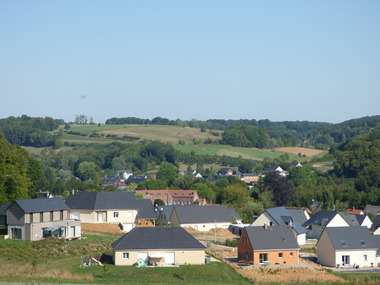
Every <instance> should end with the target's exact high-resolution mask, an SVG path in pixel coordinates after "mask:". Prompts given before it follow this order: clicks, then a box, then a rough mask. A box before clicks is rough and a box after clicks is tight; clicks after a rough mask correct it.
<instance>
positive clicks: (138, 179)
mask: <svg viewBox="0 0 380 285" xmlns="http://www.w3.org/2000/svg"><path fill="white" fill-rule="evenodd" d="M147 179H148V178H147V177H146V176H145V175H137V176H130V177H129V178H128V180H127V181H128V183H136V184H138V183H140V182H143V181H145V180H147Z"/></svg>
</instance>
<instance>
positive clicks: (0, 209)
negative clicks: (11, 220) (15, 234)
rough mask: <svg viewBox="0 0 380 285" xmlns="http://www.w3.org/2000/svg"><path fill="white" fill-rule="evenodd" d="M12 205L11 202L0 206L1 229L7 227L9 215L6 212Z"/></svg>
mask: <svg viewBox="0 0 380 285" xmlns="http://www.w3.org/2000/svg"><path fill="white" fill-rule="evenodd" d="M10 204H11V202H7V203H4V204H3V205H1V206H0V227H6V226H7V213H6V212H5V210H6V209H7V208H8V206H9V205H10Z"/></svg>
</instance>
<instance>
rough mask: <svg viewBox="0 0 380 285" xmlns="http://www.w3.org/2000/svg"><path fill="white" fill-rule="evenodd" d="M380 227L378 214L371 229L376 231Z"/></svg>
mask: <svg viewBox="0 0 380 285" xmlns="http://www.w3.org/2000/svg"><path fill="white" fill-rule="evenodd" d="M379 227H380V215H377V216H376V217H375V219H374V220H373V223H372V226H371V228H370V229H369V230H370V231H371V232H374V231H376V230H377V229H378V228H379Z"/></svg>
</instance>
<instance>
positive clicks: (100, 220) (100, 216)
mask: <svg viewBox="0 0 380 285" xmlns="http://www.w3.org/2000/svg"><path fill="white" fill-rule="evenodd" d="M98 222H99V223H103V212H98Z"/></svg>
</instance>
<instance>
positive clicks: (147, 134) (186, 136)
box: [61, 125, 326, 162]
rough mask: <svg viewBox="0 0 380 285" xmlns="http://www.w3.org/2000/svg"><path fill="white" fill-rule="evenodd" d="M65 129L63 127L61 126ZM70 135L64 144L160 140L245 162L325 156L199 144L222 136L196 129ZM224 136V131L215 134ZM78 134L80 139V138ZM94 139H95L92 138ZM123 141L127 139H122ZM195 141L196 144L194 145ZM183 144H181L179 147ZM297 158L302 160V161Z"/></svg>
mask: <svg viewBox="0 0 380 285" xmlns="http://www.w3.org/2000/svg"><path fill="white" fill-rule="evenodd" d="M61 128H62V129H63V126H61ZM69 131H70V132H73V133H77V134H69V133H67V132H64V134H63V137H62V140H63V141H64V142H70V143H111V142H114V141H118V142H130V141H131V140H129V139H128V138H136V140H132V141H135V142H138V141H139V140H158V141H161V142H168V143H171V144H173V146H174V148H175V149H176V150H178V151H181V152H185V153H190V152H194V153H196V154H198V155H220V156H221V155H226V156H231V157H239V156H241V157H242V158H245V159H253V160H262V159H264V158H271V159H274V158H276V157H279V156H281V155H284V154H288V156H289V159H291V160H292V159H297V160H298V161H300V162H306V161H310V160H311V158H313V157H320V156H323V155H324V154H325V153H326V152H325V151H319V150H310V149H305V148H290V147H289V148H280V149H278V150H277V149H256V148H243V147H232V146H228V145H217V144H200V143H199V142H203V141H205V140H207V139H211V140H218V139H220V136H215V135H214V134H211V133H210V132H208V131H207V132H201V131H200V129H197V128H189V127H179V126H159V125H100V126H98V125H71V126H70V130H69ZM215 132H217V133H219V134H221V133H222V132H221V131H213V133H215ZM79 133H80V134H81V135H79ZM91 136H92V137H91ZM123 137H124V138H123ZM194 140H195V141H197V144H196V145H195V144H194ZM180 141H181V144H180V143H179V142H180ZM298 154H301V155H302V156H301V157H299V155H298Z"/></svg>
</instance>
